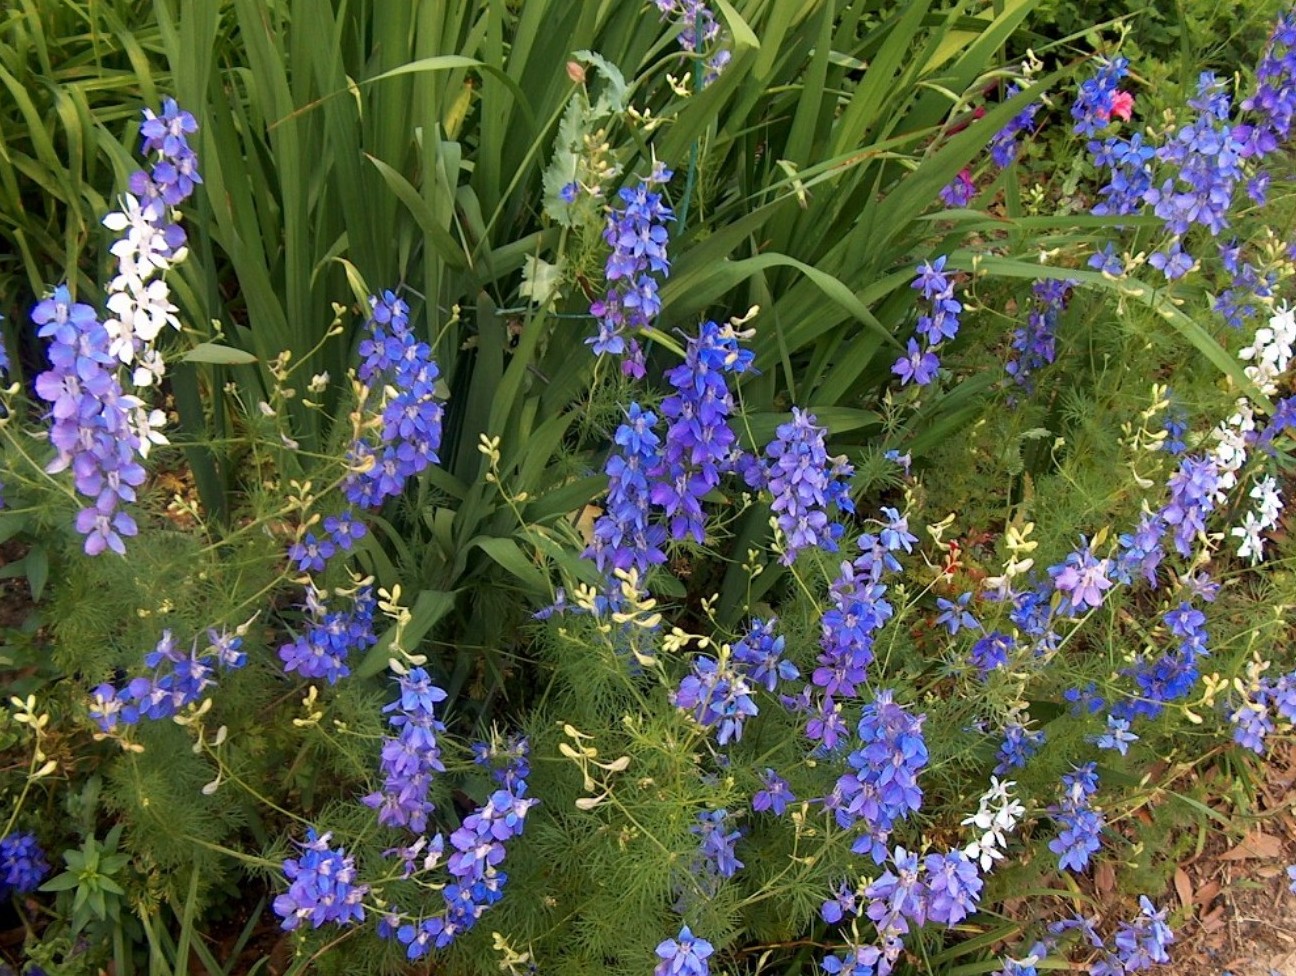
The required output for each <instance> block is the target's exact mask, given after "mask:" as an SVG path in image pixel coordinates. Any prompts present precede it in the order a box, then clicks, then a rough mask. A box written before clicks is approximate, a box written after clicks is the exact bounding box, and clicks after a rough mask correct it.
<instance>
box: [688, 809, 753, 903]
mask: <svg viewBox="0 0 1296 976" xmlns="http://www.w3.org/2000/svg"><path fill="white" fill-rule="evenodd" d="M729 821H730V814H729V811H728V810H703V811H702V812H701V813H699V814H698V815H697V823H696V824H694V825H693V826H692V827H690V828H689V832H690V833H691V834H693V836H695V837H698V838H700V841H701V842H700V843H699V844H698V850H697V857H696V859H695V860H694V862H693V876H694V878H695V879H697V880H698V882H699V883H700V884H701V885H702V886H703V888H704V889H706V890H708V891H711V890H714V887H715V884H716V882H718V881H719V879H721V878H732V877H733V876H734V875H735V874H737V873H738V872H739V871H740V870H742V867H743V862H742V861H740V860H738V856H737V854H736V853H735V851H734V846H735V845H736V844H737V843H738V841H739V840H740V839H741V838H742V832H741V831H740V830H738V829H737V828H735V829H733V830H731V829H729V827H730V824H729Z"/></svg>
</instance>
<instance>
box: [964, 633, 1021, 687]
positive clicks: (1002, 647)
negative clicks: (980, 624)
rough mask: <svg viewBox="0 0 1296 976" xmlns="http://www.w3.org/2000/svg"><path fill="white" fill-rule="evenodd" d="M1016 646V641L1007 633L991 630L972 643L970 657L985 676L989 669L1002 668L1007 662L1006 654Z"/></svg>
mask: <svg viewBox="0 0 1296 976" xmlns="http://www.w3.org/2000/svg"><path fill="white" fill-rule="evenodd" d="M1016 648H1017V642H1016V641H1015V640H1014V639H1013V638H1012V637H1011V636H1009V635H1008V634H1004V633H1001V632H1000V631H997V630H996V631H992V632H991V633H989V634H986V635H985V636H984V637H982V638H980V639H979V640H978V641H977V642H976V643H975V644H973V645H972V650H971V652H970V657H971V659H972V663H973V664H974V665H976V668H977V670H978V671H980V672H981V677H982V678H985V677H987V676H988V675H989V674H990V672H991V671H994V670H995V669H997V668H1002V667H1004V666H1005V665H1006V664H1007V663H1008V655H1009V654H1011V653H1012V652H1013V651H1014V650H1016Z"/></svg>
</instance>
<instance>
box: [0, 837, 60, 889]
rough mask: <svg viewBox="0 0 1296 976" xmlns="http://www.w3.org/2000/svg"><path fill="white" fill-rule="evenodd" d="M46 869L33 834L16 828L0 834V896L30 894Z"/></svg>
mask: <svg viewBox="0 0 1296 976" xmlns="http://www.w3.org/2000/svg"><path fill="white" fill-rule="evenodd" d="M49 870H50V866H49V862H48V861H46V860H45V852H44V851H42V850H41V848H40V844H38V843H36V838H35V836H34V835H32V834H28V833H21V832H20V833H12V834H6V835H5V836H4V837H3V838H0V898H8V897H9V896H10V895H26V894H30V893H31V892H33V891H35V890H36V888H37V887H38V886H39V885H40V883H41V882H42V881H43V880H45V876H46V875H47V874H49Z"/></svg>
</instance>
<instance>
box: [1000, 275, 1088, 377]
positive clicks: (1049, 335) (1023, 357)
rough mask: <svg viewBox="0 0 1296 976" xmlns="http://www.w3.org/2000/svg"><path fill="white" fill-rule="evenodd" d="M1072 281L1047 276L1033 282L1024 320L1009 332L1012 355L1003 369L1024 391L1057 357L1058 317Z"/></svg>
mask: <svg viewBox="0 0 1296 976" xmlns="http://www.w3.org/2000/svg"><path fill="white" fill-rule="evenodd" d="M1076 284H1077V283H1076V282H1075V281H1072V280H1070V279H1058V278H1050V279H1047V280H1044V281H1037V282H1035V284H1034V286H1033V287H1032V291H1033V292H1034V295H1035V300H1034V301H1033V302H1032V303H1031V307H1030V310H1029V311H1028V312H1027V313H1026V322H1025V324H1024V325H1020V326H1018V327H1017V328H1016V329H1015V330H1014V331H1013V335H1012V355H1011V356H1010V358H1009V360H1008V362H1007V364H1006V365H1005V366H1004V371H1005V372H1006V373H1007V374H1008V375H1009V376H1011V377H1012V378H1013V382H1015V383H1016V384H1017V385H1018V386H1020V387H1021V388H1022V389H1024V390H1025V391H1026V392H1027V393H1029V392H1031V391H1032V390H1033V389H1034V388H1035V380H1034V379H1033V376H1034V374H1035V373H1036V372H1037V371H1038V370H1040V369H1042V368H1044V367H1045V366H1047V365H1048V364H1049V363H1051V362H1053V360H1054V359H1055V358H1056V356H1057V341H1056V330H1057V324H1058V319H1059V318H1060V317H1061V315H1062V311H1063V310H1064V309H1065V308H1066V306H1067V302H1068V301H1069V300H1070V298H1071V289H1072V288H1074V287H1075V286H1076Z"/></svg>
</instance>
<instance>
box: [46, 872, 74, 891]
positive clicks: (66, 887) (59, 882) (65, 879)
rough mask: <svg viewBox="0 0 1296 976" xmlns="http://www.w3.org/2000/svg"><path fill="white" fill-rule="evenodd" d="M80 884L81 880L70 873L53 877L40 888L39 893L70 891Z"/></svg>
mask: <svg viewBox="0 0 1296 976" xmlns="http://www.w3.org/2000/svg"><path fill="white" fill-rule="evenodd" d="M80 883H81V879H80V878H79V877H78V876H77V875H75V874H73V873H72V872H71V871H64V872H63V873H62V874H59V875H55V876H54V877H52V878H50V879H49V880H48V881H46V882H45V883H44V884H43V885H41V886H40V890H41V891H71V890H72V889H73V888H75V887H76V886H77V885H79V884H80Z"/></svg>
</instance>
